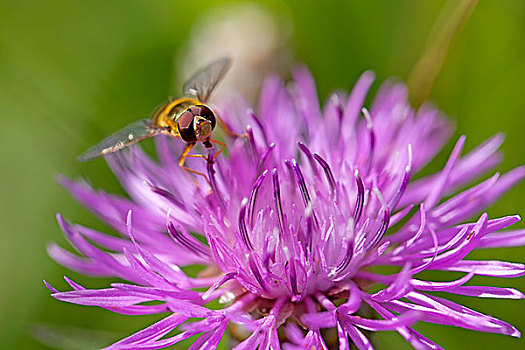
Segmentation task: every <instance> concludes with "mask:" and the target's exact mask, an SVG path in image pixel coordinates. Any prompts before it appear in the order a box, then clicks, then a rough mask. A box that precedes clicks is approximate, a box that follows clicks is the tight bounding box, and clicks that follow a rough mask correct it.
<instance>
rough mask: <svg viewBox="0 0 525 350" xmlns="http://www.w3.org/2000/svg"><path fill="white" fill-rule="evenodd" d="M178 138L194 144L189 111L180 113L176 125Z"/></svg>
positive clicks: (191, 117) (191, 115)
mask: <svg viewBox="0 0 525 350" xmlns="http://www.w3.org/2000/svg"><path fill="white" fill-rule="evenodd" d="M177 127H178V129H179V134H180V137H181V138H182V139H183V140H184V141H186V142H196V141H197V137H196V136H195V130H193V114H192V113H191V112H190V111H186V112H184V113H182V115H181V116H180V118H179V121H178V123H177Z"/></svg>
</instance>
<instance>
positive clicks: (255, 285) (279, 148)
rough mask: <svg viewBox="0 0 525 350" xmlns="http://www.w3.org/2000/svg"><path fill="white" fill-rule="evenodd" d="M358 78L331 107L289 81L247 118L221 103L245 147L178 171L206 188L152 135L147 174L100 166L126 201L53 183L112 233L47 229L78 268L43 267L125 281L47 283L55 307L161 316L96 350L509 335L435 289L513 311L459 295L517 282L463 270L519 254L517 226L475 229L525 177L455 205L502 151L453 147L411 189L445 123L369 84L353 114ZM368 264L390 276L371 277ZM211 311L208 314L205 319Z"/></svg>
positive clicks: (135, 159) (512, 294)
mask: <svg viewBox="0 0 525 350" xmlns="http://www.w3.org/2000/svg"><path fill="white" fill-rule="evenodd" d="M372 81H373V74H372V73H370V72H365V73H364V74H363V75H362V76H361V77H360V79H359V80H358V82H357V83H356V85H355V87H354V89H353V90H352V92H351V93H350V95H349V96H344V94H334V95H332V97H331V98H330V99H329V100H328V102H327V103H326V104H325V106H324V107H321V106H320V105H319V103H318V99H317V96H316V89H315V85H314V82H313V80H312V78H311V76H310V75H309V73H308V72H307V71H306V70H305V69H301V68H300V69H297V70H296V71H295V72H294V82H293V83H292V84H288V85H285V84H284V83H283V82H282V81H281V80H279V79H278V78H275V77H274V78H270V79H268V80H267V81H266V83H265V85H264V87H263V89H262V92H261V96H260V103H259V109H258V112H257V113H255V112H252V111H250V110H249V109H248V108H247V107H246V105H245V104H244V103H243V102H242V101H236V102H235V103H225V104H224V105H223V106H220V108H218V110H219V112H220V114H221V115H222V117H223V118H224V119H225V121H226V123H227V124H228V126H229V127H230V128H231V129H233V130H235V131H237V132H239V133H243V132H246V135H247V137H246V138H244V137H243V138H229V139H227V140H225V141H226V143H227V150H228V155H227V156H220V157H218V158H217V160H216V162H215V163H213V162H205V161H203V160H202V159H193V163H191V162H190V165H189V166H190V167H191V168H194V169H196V170H198V171H202V172H204V173H205V174H207V176H208V180H209V184H208V181H206V179H204V178H202V177H198V178H195V179H192V178H190V177H189V176H188V174H187V173H186V172H185V171H184V170H183V169H181V168H180V167H179V166H178V164H177V160H178V159H177V157H178V155H180V149H181V148H182V146H183V145H182V142H180V140H174V139H170V138H167V137H164V136H162V137H158V138H156V146H157V147H156V150H157V158H158V161H154V160H153V159H152V158H150V157H149V156H147V155H146V154H145V153H144V152H143V151H141V149H140V148H138V147H135V148H132V149H130V150H128V151H124V152H120V153H118V154H115V155H111V156H108V157H107V161H108V163H109V165H110V166H111V168H112V170H113V172H114V173H115V174H116V176H117V177H118V179H119V180H120V182H121V184H122V186H123V187H124V188H125V190H126V191H127V193H128V194H129V196H130V197H131V199H124V198H120V197H118V196H113V195H108V194H106V193H104V192H97V191H94V190H93V189H92V188H90V187H89V186H87V185H86V184H83V183H76V182H73V181H70V180H68V179H62V180H61V182H62V184H63V185H64V186H65V187H67V188H68V189H69V191H71V193H72V194H73V196H74V197H75V198H76V199H78V200H79V201H80V202H82V203H83V204H84V205H86V206H87V207H88V208H90V209H91V210H92V211H93V212H95V213H96V214H97V215H98V216H100V217H101V218H102V219H103V220H104V221H106V222H107V223H108V224H109V225H111V226H112V227H113V228H114V229H115V230H116V231H117V232H119V233H120V237H115V236H109V235H106V234H103V233H100V232H97V231H95V230H92V229H89V228H86V227H83V226H80V225H72V224H69V223H67V222H66V221H65V220H64V219H63V218H62V217H61V216H59V217H58V220H59V223H60V225H61V227H62V229H63V231H64V232H65V234H66V235H67V237H68V238H69V239H70V241H71V242H72V244H73V245H74V246H75V247H76V248H77V249H78V250H79V252H80V253H81V254H82V256H76V255H73V254H71V253H69V252H68V251H66V250H63V249H62V248H60V247H58V246H57V245H51V246H50V248H49V252H50V254H51V256H52V257H53V258H54V259H56V260H57V261H58V262H60V263H62V264H64V265H66V266H68V267H69V268H71V269H73V270H76V271H79V272H82V273H84V274H87V275H91V276H106V277H118V278H121V279H123V280H125V281H128V282H127V283H120V282H119V283H113V284H111V286H110V287H108V288H106V289H99V290H94V289H86V288H84V287H82V286H80V285H79V284H77V283H75V282H73V281H71V280H69V279H67V278H66V280H67V282H68V283H69V284H70V285H71V287H72V288H73V290H72V291H66V292H59V291H57V290H55V289H54V288H53V287H51V286H49V287H50V288H51V289H52V291H53V296H54V297H55V298H57V299H59V300H63V301H68V302H71V303H76V304H82V305H94V306H99V307H103V308H106V309H108V310H111V311H114V312H118V313H123V314H130V315H135V314H152V313H167V314H168V315H167V316H165V317H164V318H163V319H162V320H160V321H159V322H158V323H156V324H154V325H151V326H149V327H147V328H145V329H144V330H142V331H139V332H137V333H135V334H134V335H132V336H130V337H127V338H125V339H122V340H120V341H118V342H116V343H115V344H113V345H111V346H109V347H108V348H109V349H125V348H126V349H127V348H133V349H152V348H161V347H165V346H169V345H172V344H175V343H177V342H179V341H181V340H183V339H186V338H188V337H191V336H194V335H199V337H198V338H197V340H196V341H195V343H194V344H193V346H192V348H195V349H197V348H201V349H208V348H213V347H215V346H216V345H217V344H218V343H219V341H220V340H221V338H222V336H223V334H224V333H225V331H226V330H227V327H228V329H230V330H231V332H230V333H232V335H233V338H235V339H236V341H237V346H236V349H255V348H257V346H259V347H260V348H261V349H268V348H272V349H279V348H281V346H282V345H283V344H286V348H287V349H304V348H312V349H314V348H315V349H327V348H328V347H329V346H331V345H330V344H327V343H326V340H325V339H324V338H323V335H324V334H325V333H324V332H325V331H323V333H322V330H323V329H325V328H329V329H332V332H334V333H336V334H337V341H338V343H339V347H340V348H341V349H349V344H350V343H354V344H355V345H356V346H357V347H358V348H359V349H370V348H371V347H372V345H371V343H370V340H369V338H368V337H367V335H365V333H364V332H363V331H364V330H365V331H381V330H396V331H397V332H399V334H400V335H401V336H402V337H404V338H405V339H406V340H407V341H408V342H409V343H410V344H411V345H412V346H414V347H415V348H418V349H425V348H432V349H435V348H440V347H439V346H438V345H437V344H435V343H433V342H432V341H431V340H429V339H427V338H425V337H424V336H423V335H421V334H419V333H417V332H416V331H414V330H413V329H412V328H411V325H412V324H414V323H415V322H417V321H424V322H431V323H437V324H444V325H453V326H458V327H463V328H468V329H472V330H477V331H482V332H494V333H501V334H507V335H511V336H519V335H520V333H519V331H518V330H516V329H515V328H514V327H512V326H511V325H509V324H507V323H505V322H503V321H501V320H498V319H496V318H494V317H492V316H488V315H484V314H482V313H479V312H477V311H474V310H471V309H469V308H467V307H465V306H462V305H459V304H456V303H454V302H452V301H450V300H447V299H446V298H443V297H438V296H435V295H434V294H433V292H437V291H439V292H445V293H451V294H461V295H468V296H473V297H483V298H511V299H518V298H523V294H522V293H520V292H519V291H516V290H514V289H510V288H498V287H491V286H475V285H470V284H469V285H466V284H467V282H468V281H469V280H470V279H471V278H472V277H473V276H474V275H484V276H494V277H518V276H522V275H524V274H525V266H524V265H522V264H518V263H509V262H502V261H477V260H468V259H465V257H466V256H467V255H468V254H469V253H470V252H471V251H472V250H474V249H481V248H489V247H505V246H517V245H522V244H524V243H525V231H524V230H516V231H505V232H499V231H500V230H502V229H504V228H506V227H508V226H510V225H512V224H514V223H515V222H516V221H518V220H519V217H517V216H508V217H503V218H495V219H489V218H488V216H487V214H485V213H483V214H481V215H479V212H480V211H481V210H482V209H483V208H485V207H486V206H488V205H489V204H490V203H492V202H493V201H494V200H496V199H497V198H498V197H499V196H500V195H501V194H503V193H504V192H505V191H506V190H507V189H509V188H510V187H511V186H512V185H513V184H515V183H516V182H517V181H519V180H520V179H521V178H522V177H523V176H525V169H524V168H517V169H515V170H512V171H510V172H508V173H507V174H504V175H501V176H500V175H499V174H495V175H493V176H492V177H490V178H489V179H488V180H485V181H483V182H481V183H479V184H477V185H475V186H473V187H471V188H469V189H467V190H465V191H462V192H459V193H458V194H454V193H455V192H457V191H458V189H460V188H461V187H462V186H464V185H466V184H468V183H469V182H470V181H472V180H474V179H475V178H477V177H478V176H480V175H482V174H483V173H485V172H486V171H488V170H490V169H491V168H492V167H493V166H494V165H496V164H497V163H498V162H499V160H500V156H499V154H498V153H497V149H498V147H499V145H500V144H501V142H502V141H503V137H502V136H501V135H496V136H494V137H493V138H491V139H490V140H488V141H486V142H485V143H484V144H482V145H481V146H479V147H478V148H476V149H474V150H473V151H471V152H470V153H468V154H467V155H464V156H462V149H463V145H464V143H465V137H460V138H459V140H458V141H457V143H456V145H455V147H454V149H453V151H452V153H451V154H450V156H449V159H448V161H447V162H446V164H445V166H444V168H443V169H442V170H441V171H439V172H438V173H436V174H433V175H429V176H425V177H421V178H419V179H418V180H415V181H413V180H412V177H414V175H415V174H416V173H417V172H418V171H419V170H420V169H422V168H423V167H424V166H425V165H426V164H427V163H428V162H429V161H430V160H431V159H432V158H433V157H434V156H435V155H436V153H437V152H438V151H439V150H440V149H441V148H442V147H443V146H444V144H445V142H446V141H447V139H448V138H449V137H450V135H451V127H450V125H449V123H448V122H447V120H446V119H445V118H444V117H443V116H442V115H441V114H440V112H439V111H437V110H436V109H434V108H431V107H430V106H424V107H422V108H421V109H419V110H418V111H414V110H413V109H412V108H411V107H410V105H409V104H408V102H407V91H406V88H405V86H404V85H402V84H399V83H387V84H385V85H383V86H382V87H381V89H380V90H379V92H378V95H377V97H376V98H375V101H374V102H373V104H372V106H371V108H370V109H369V110H367V109H365V108H363V103H364V100H365V96H366V94H367V91H368V89H369V87H370V85H371V84H372ZM195 181H197V182H199V185H197V186H196V185H195ZM451 195H452V196H451ZM473 216H477V218H476V219H475V220H474V221H472V222H468V220H469V219H470V218H472V217H473ZM466 221H467V223H465V222H466ZM189 265H202V266H205V269H204V270H202V271H201V272H200V273H199V274H197V275H196V276H191V275H189V274H186V273H185V272H184V271H183V270H182V269H181V268H182V267H185V266H189ZM380 266H393V267H396V270H395V271H397V272H395V273H392V272H389V273H388V274H386V273H380V271H381V270H378V269H377V267H380ZM424 270H442V271H456V272H461V273H464V275H463V276H462V277H461V278H459V279H457V280H452V281H449V282H434V281H426V280H422V279H419V278H418V277H419V276H418V274H419V273H420V272H422V271H424ZM376 285H377V286H379V287H380V288H379V291H377V292H371V291H370V290H371V287H373V286H376ZM376 290H377V288H376ZM214 300H217V301H218V302H219V304H220V305H221V307H220V308H219V309H216V308H215V309H212V308H210V307H208V303H210V302H211V301H214ZM150 301H155V302H156V303H147V302H150ZM365 309H368V310H370V309H371V310H374V311H375V313H376V314H377V316H376V317H371V316H370V315H369V313H368V315H367V314H365V313H364V312H363V310H365ZM190 319H191V320H190ZM195 319H196V320H195ZM176 328H177V329H178V330H179V333H178V334H176V335H167V334H168V333H169V332H170V331H172V330H174V329H176ZM238 330H241V331H240V332H239V331H238Z"/></svg>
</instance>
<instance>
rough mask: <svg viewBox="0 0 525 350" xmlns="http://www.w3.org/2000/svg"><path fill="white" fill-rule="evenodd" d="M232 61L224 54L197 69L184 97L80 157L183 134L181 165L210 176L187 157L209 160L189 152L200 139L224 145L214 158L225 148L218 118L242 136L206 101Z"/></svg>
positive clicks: (102, 153) (230, 132) (228, 131)
mask: <svg viewBox="0 0 525 350" xmlns="http://www.w3.org/2000/svg"><path fill="white" fill-rule="evenodd" d="M231 63H232V60H231V58H229V57H223V58H220V59H218V60H216V61H213V62H212V63H210V64H209V65H207V66H206V67H204V68H202V69H201V70H199V71H197V72H196V73H195V74H193V75H192V76H191V78H190V79H188V81H186V83H185V84H184V85H183V92H184V97H182V98H179V99H175V100H170V101H168V102H166V103H165V104H164V105H162V106H161V107H159V108H158V109H157V111H156V112H155V113H154V114H153V115H152V117H151V118H150V119H141V120H139V121H136V122H134V123H131V124H129V125H128V126H126V127H124V128H123V129H121V130H119V131H117V132H116V133H114V134H112V135H110V136H108V137H106V138H105V139H103V140H102V141H101V142H100V143H98V144H96V145H95V146H93V147H91V148H90V149H88V150H87V151H86V152H84V153H83V154H81V155H80V156H79V157H78V160H79V161H82V162H84V161H88V160H90V159H93V158H96V157H99V156H102V155H106V154H110V153H114V152H117V151H119V150H121V149H123V148H125V147H128V146H129V145H132V144H134V143H137V142H139V141H142V140H144V139H147V138H150V137H153V136H156V135H159V134H163V135H169V136H172V137H176V138H180V139H181V140H182V141H184V142H186V147H185V148H184V151H183V153H182V155H181V157H180V160H179V166H180V167H181V168H183V169H184V170H186V171H189V172H192V173H194V174H197V175H202V176H204V178H206V175H204V174H203V173H200V172H198V171H195V170H193V169H190V168H188V167H186V166H185V165H184V162H185V160H186V158H187V157H200V158H204V159H205V160H209V158H208V157H206V156H205V155H203V154H192V155H190V154H189V153H190V151H191V149H192V148H193V147H194V146H195V144H196V143H197V142H200V143H202V144H203V145H204V147H205V148H207V149H209V148H212V147H213V143H215V144H218V145H220V146H221V149H220V150H219V151H218V152H216V153H215V154H214V155H213V160H215V158H216V157H217V156H218V155H219V154H220V153H221V152H222V151H223V150H224V147H225V144H224V143H223V142H220V141H218V140H214V139H213V138H212V131H213V129H214V128H215V125H216V121H217V119H219V121H220V122H221V124H222V126H223V128H224V131H225V132H226V133H228V134H230V135H235V136H242V135H238V134H235V133H234V132H232V131H231V130H229V128H228V127H227V126H226V124H224V122H223V121H222V119H221V118H220V117H219V116H218V115H217V114H215V112H213V110H212V109H211V108H210V107H208V106H207V105H206V104H205V103H206V102H207V101H208V100H209V98H210V95H211V94H212V92H213V90H214V89H215V88H216V87H217V84H218V83H219V82H220V81H221V80H222V78H223V77H224V75H225V74H226V73H227V71H228V70H229V68H230V66H231ZM206 179H207V178H206Z"/></svg>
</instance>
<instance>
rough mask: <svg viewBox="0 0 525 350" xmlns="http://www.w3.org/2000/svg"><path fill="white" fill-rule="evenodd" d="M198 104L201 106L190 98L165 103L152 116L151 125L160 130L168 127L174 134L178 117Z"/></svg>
mask: <svg viewBox="0 0 525 350" xmlns="http://www.w3.org/2000/svg"><path fill="white" fill-rule="evenodd" d="M198 104H201V102H200V101H198V100H196V99H194V98H190V97H183V98H179V99H176V100H173V101H169V102H166V103H165V104H164V105H162V106H161V107H159V109H158V110H157V111H156V112H155V114H154V115H153V118H152V120H153V124H154V125H156V126H158V127H160V128H165V127H169V128H170V129H171V130H172V132H173V131H174V132H176V130H177V120H178V118H179V117H180V115H181V114H182V113H183V112H184V111H185V110H186V109H188V108H190V107H193V106H195V105H198Z"/></svg>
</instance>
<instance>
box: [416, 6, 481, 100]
mask: <svg viewBox="0 0 525 350" xmlns="http://www.w3.org/2000/svg"><path fill="white" fill-rule="evenodd" d="M477 4H478V0H449V1H447V3H446V4H445V6H444V7H443V10H442V11H441V13H440V15H439V17H438V18H437V20H436V22H435V23H434V26H433V28H432V31H431V33H430V35H429V38H428V41H427V45H426V47H425V49H424V51H423V54H422V55H421V57H420V58H419V61H418V62H417V63H416V65H415V66H414V68H413V69H412V71H411V72H410V75H409V76H408V87H409V90H410V101H411V102H412V105H413V106H414V108H419V106H421V104H422V103H423V102H424V101H425V100H426V99H427V98H428V96H429V95H430V92H431V91H432V87H433V86H434V82H435V81H436V78H437V76H438V74H439V72H440V71H441V68H443V65H444V63H445V60H446V58H447V56H448V53H449V50H450V44H451V42H452V40H453V39H454V38H455V37H456V35H457V34H458V33H459V30H460V29H461V28H462V27H463V25H464V24H465V23H466V22H467V20H468V19H469V18H470V15H471V14H472V11H474V8H475V7H476V5H477Z"/></svg>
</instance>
